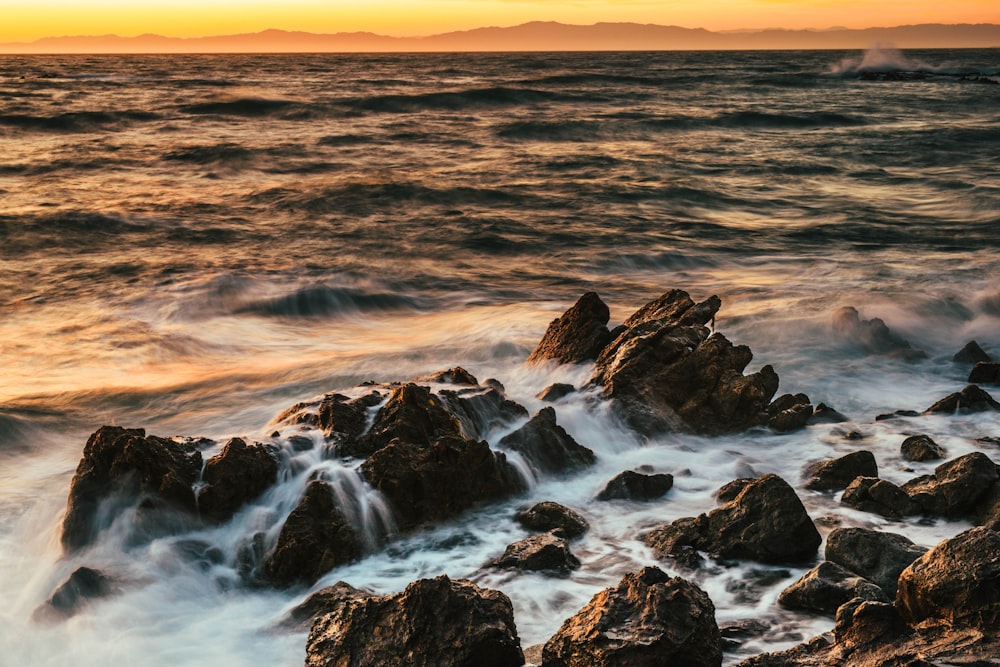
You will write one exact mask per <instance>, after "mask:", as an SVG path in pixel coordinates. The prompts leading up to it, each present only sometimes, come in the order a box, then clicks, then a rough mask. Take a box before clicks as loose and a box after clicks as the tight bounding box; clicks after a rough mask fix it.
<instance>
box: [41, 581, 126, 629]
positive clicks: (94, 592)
mask: <svg viewBox="0 0 1000 667" xmlns="http://www.w3.org/2000/svg"><path fill="white" fill-rule="evenodd" d="M113 592H114V580H112V579H111V578H110V577H108V576H107V575H105V574H104V573H103V572H101V571H99V570H95V569H93V568H89V567H79V568H77V569H76V570H74V571H73V574H71V575H70V576H69V579H67V580H66V581H65V582H63V584H62V585H61V586H60V587H59V588H57V589H56V591H55V592H54V593H53V594H52V597H50V598H49V599H48V600H46V601H45V602H44V603H43V604H42V605H40V606H39V607H38V608H37V609H35V612H34V614H33V616H32V618H33V619H34V620H35V621H40V622H54V621H60V620H64V619H67V618H69V617H71V616H74V615H76V614H77V613H78V612H80V610H81V609H83V608H84V607H85V606H86V605H87V603H89V602H90V601H91V600H97V599H100V598H104V597H108V596H109V595H111V594H112V593H113Z"/></svg>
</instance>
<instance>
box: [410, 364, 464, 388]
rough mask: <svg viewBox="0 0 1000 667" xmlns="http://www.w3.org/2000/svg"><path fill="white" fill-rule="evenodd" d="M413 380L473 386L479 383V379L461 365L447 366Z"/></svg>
mask: <svg viewBox="0 0 1000 667" xmlns="http://www.w3.org/2000/svg"><path fill="white" fill-rule="evenodd" d="M413 381H414V382H416V383H419V382H434V383H437V384H458V385H469V386H473V387H475V386H478V385H479V380H477V379H476V376H475V375H473V374H472V373H470V372H469V371H467V370H465V369H464V368H462V367H461V366H455V367H454V368H449V369H448V370H445V371H438V372H437V373H431V374H430V375H425V376H423V377H418V378H416V379H414V380H413Z"/></svg>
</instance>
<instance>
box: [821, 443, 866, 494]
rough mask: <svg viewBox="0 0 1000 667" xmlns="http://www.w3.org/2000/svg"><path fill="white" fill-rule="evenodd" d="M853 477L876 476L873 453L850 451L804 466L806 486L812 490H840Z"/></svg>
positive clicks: (851, 480) (845, 486)
mask: <svg viewBox="0 0 1000 667" xmlns="http://www.w3.org/2000/svg"><path fill="white" fill-rule="evenodd" d="M855 477H878V465H877V464H876V463H875V455H874V454H872V453H871V452H868V451H864V450H861V451H857V452H851V453H850V454H847V455H846V456H841V457H840V458H839V459H826V460H824V461H817V462H816V463H812V464H810V465H809V466H807V467H806V470H805V478H806V480H807V481H806V488H807V489H812V490H813V491H840V490H841V489H845V488H847V486H848V485H849V484H850V483H851V482H853V481H854V478H855Z"/></svg>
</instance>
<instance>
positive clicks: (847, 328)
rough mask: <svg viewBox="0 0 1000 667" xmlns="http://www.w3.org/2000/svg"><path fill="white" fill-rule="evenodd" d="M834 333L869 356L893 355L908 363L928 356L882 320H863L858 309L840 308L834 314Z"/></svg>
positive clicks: (876, 318) (874, 318)
mask: <svg viewBox="0 0 1000 667" xmlns="http://www.w3.org/2000/svg"><path fill="white" fill-rule="evenodd" d="M833 332H834V334H835V335H836V336H837V337H838V338H840V339H841V340H843V341H844V342H846V343H849V344H851V345H855V346H858V347H860V348H861V349H863V350H864V351H865V352H867V353H868V354H885V355H892V356H897V357H900V358H902V359H905V360H907V361H913V360H916V359H923V358H925V357H926V356H927V355H926V354H925V353H923V352H921V351H920V350H916V349H914V348H913V347H912V346H911V345H910V343H909V342H908V341H906V340H905V339H903V338H901V337H900V336H897V335H896V334H894V333H893V332H892V331H890V330H889V327H887V326H886V324H885V322H883V321H882V320H881V319H880V318H878V317H873V318H872V319H870V320H862V319H861V316H860V315H859V314H858V311H857V309H856V308H853V307H851V306H845V307H843V308H840V309H838V310H837V311H836V312H835V313H834V314H833Z"/></svg>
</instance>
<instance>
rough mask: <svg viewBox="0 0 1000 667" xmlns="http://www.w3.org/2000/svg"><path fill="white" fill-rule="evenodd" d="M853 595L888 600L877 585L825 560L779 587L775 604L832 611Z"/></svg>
mask: <svg viewBox="0 0 1000 667" xmlns="http://www.w3.org/2000/svg"><path fill="white" fill-rule="evenodd" d="M853 598H862V599H864V600H875V601H879V602H891V600H889V598H887V597H886V595H885V593H883V592H882V589H881V588H879V587H878V586H877V585H875V584H873V583H872V582H870V581H868V580H867V579H865V578H863V577H859V576H857V575H856V574H854V573H853V572H850V571H848V570H846V569H844V568H843V567H841V566H840V565H837V564H836V563H832V562H830V561H828V560H825V561H823V562H822V563H820V564H819V565H817V566H816V567H814V568H813V569H811V570H809V571H808V572H806V573H805V574H803V575H802V577H801V578H800V579H799V580H798V581H796V582H795V583H794V584H792V585H791V586H789V587H788V588H786V589H785V590H783V591H782V592H781V595H779V596H778V604H780V605H781V606H782V607H784V608H785V609H795V610H799V611H811V612H818V613H820V614H830V615H833V614H835V613H836V612H837V608H838V607H840V605H842V604H844V603H845V602H847V601H849V600H851V599H853Z"/></svg>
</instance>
